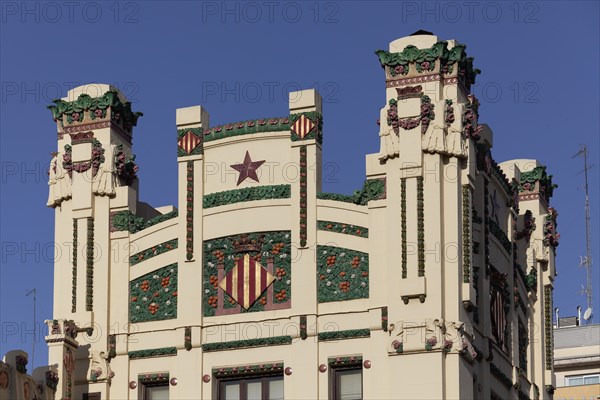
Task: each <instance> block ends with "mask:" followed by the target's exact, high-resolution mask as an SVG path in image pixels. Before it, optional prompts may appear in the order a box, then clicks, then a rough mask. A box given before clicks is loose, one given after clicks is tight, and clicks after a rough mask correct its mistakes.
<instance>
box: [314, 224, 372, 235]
mask: <svg viewBox="0 0 600 400" xmlns="http://www.w3.org/2000/svg"><path fill="white" fill-rule="evenodd" d="M317 229H318V230H320V231H327V232H335V233H341V234H344V235H352V236H358V237H363V238H368V237H369V228H365V227H364V226H359V225H352V224H344V223H341V222H333V221H317Z"/></svg>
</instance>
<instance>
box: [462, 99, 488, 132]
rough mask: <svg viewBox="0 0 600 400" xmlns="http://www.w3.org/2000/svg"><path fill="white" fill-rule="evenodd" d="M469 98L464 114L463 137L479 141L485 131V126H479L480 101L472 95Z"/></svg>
mask: <svg viewBox="0 0 600 400" xmlns="http://www.w3.org/2000/svg"><path fill="white" fill-rule="evenodd" d="M467 98H468V103H466V104H465V105H464V110H463V114H462V125H463V136H464V137H466V138H470V139H473V140H474V141H477V140H479V137H480V134H481V131H482V130H483V126H482V125H479V100H477V98H476V97H475V96H474V95H472V94H470V95H468V96H467Z"/></svg>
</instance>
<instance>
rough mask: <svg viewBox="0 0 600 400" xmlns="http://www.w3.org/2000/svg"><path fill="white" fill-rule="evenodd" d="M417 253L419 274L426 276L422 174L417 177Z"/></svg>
mask: <svg viewBox="0 0 600 400" xmlns="http://www.w3.org/2000/svg"><path fill="white" fill-rule="evenodd" d="M417 254H418V260H419V276H425V199H424V196H423V177H422V176H418V177H417Z"/></svg>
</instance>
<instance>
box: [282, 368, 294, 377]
mask: <svg viewBox="0 0 600 400" xmlns="http://www.w3.org/2000/svg"><path fill="white" fill-rule="evenodd" d="M283 372H285V374H286V375H291V374H292V369H291V368H290V367H287V368H286V369H285V370H284V371H283Z"/></svg>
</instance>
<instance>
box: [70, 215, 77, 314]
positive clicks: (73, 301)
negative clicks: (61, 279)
mask: <svg viewBox="0 0 600 400" xmlns="http://www.w3.org/2000/svg"><path fill="white" fill-rule="evenodd" d="M72 263H73V268H72V283H71V312H77V219H75V218H73V261H72Z"/></svg>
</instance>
